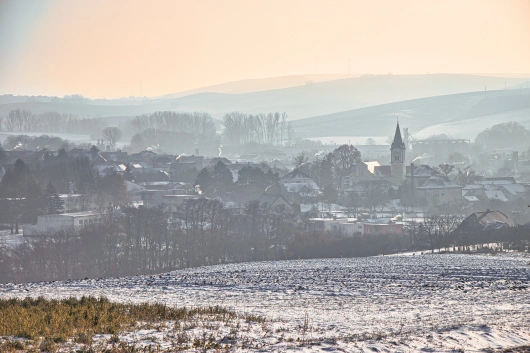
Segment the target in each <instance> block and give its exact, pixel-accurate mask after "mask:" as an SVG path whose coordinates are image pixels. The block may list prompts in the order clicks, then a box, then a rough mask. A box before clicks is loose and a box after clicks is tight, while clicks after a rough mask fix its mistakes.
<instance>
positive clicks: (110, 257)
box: [0, 198, 530, 282]
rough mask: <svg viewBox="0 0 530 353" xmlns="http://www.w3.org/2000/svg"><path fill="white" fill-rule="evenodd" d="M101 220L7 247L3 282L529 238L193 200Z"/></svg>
mask: <svg viewBox="0 0 530 353" xmlns="http://www.w3.org/2000/svg"><path fill="white" fill-rule="evenodd" d="M101 215H102V219H101V222H98V223H94V224H90V225H88V226H85V227H82V228H74V227H70V228H63V229H59V230H56V231H54V232H50V233H47V234H42V235H41V236H40V237H38V238H34V239H26V240H25V241H24V242H23V243H22V244H19V245H18V246H15V247H4V248H0V282H25V281H49V280H66V279H73V278H86V277H88V278H99V277H115V276H127V275H138V274H157V273H162V272H167V271H171V270H175V269H182V268H188V267H196V266H204V265H215V264H224V263H236V262H247V261H272V260H283V259H299V258H303V259H309V258H323V257H356V256H372V255H378V254H383V255H384V254H390V253H396V252H400V251H407V250H433V249H439V248H444V247H448V246H450V245H455V246H461V247H463V249H465V247H466V246H470V245H473V244H483V243H489V242H502V241H510V242H514V243H517V242H528V241H530V238H529V234H530V232H529V231H528V226H520V227H514V228H502V229H492V230H488V231H477V232H472V233H469V234H467V233H464V234H459V235H456V234H455V233H454V232H453V231H452V230H451V228H453V225H454V224H455V219H454V217H453V216H446V217H433V218H430V219H427V220H426V223H425V224H417V225H416V226H415V227H412V228H411V229H409V230H408V231H407V232H405V234H403V235H394V234H373V235H364V236H363V235H361V234H353V235H346V234H341V233H340V232H331V233H330V232H325V231H321V230H317V229H313V228H311V226H310V223H308V222H307V221H302V220H301V219H300V218H298V217H296V216H295V215H293V214H291V213H290V212H289V211H288V210H287V209H285V208H282V207H278V208H275V209H269V210H264V209H261V208H260V205H259V203H257V202H256V201H253V202H249V203H248V204H247V205H246V206H245V207H244V208H242V209H230V208H225V207H224V206H223V204H222V203H221V202H220V201H218V200H210V199H205V198H200V199H196V200H187V201H186V202H185V203H183V204H182V205H181V206H180V207H179V208H178V210H177V211H172V212H169V211H167V210H165V209H164V208H163V206H160V207H157V208H144V207H140V208H132V207H123V208H122V209H121V211H120V212H107V213H102V214H101Z"/></svg>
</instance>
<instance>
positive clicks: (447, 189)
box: [416, 175, 462, 205]
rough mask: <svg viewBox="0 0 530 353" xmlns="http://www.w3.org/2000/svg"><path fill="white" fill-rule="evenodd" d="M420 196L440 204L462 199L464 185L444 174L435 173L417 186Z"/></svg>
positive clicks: (434, 203) (433, 203) (431, 202)
mask: <svg viewBox="0 0 530 353" xmlns="http://www.w3.org/2000/svg"><path fill="white" fill-rule="evenodd" d="M416 192H417V194H418V196H419V197H422V198H424V199H426V200H427V201H428V202H429V203H430V204H432V205H440V204H446V203H451V202H455V201H459V200H461V199H462V187H461V186H460V185H458V184H457V183H455V182H453V181H451V180H450V179H449V178H448V177H446V176H444V175H433V176H431V177H430V178H429V179H427V181H425V183H423V184H422V185H421V186H418V187H417V188H416Z"/></svg>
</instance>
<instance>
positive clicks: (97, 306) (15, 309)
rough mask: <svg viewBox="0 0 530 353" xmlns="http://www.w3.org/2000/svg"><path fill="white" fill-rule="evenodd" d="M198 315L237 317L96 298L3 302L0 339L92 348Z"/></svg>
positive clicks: (211, 309)
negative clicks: (106, 338)
mask: <svg viewBox="0 0 530 353" xmlns="http://www.w3.org/2000/svg"><path fill="white" fill-rule="evenodd" d="M197 315H208V316H209V317H212V318H213V319H214V320H219V321H223V322H226V321H228V320H231V319H233V318H235V317H236V314H235V313H234V312H231V311H229V310H227V309H225V308H222V307H218V306H215V307H207V308H193V309H187V308H174V307H168V306H166V305H163V304H120V303H114V302H111V301H109V300H108V299H106V298H94V297H82V298H80V299H77V298H69V299H63V300H48V299H44V298H37V299H32V298H25V299H4V300H0V317H1V318H2V319H1V320H0V336H4V337H6V336H11V337H23V338H27V339H30V340H41V341H43V342H48V344H52V343H60V342H65V341H67V340H69V339H74V340H76V341H77V342H79V343H85V344H89V343H90V342H91V337H92V336H93V335H94V334H112V335H117V334H118V333H120V332H122V331H125V330H130V329H133V328H134V327H135V326H136V325H137V323H138V322H144V323H156V322H161V321H167V320H174V321H188V320H190V319H192V318H193V317H195V316H197ZM5 348H7V347H5ZM13 348H14V347H13Z"/></svg>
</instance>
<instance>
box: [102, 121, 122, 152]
mask: <svg viewBox="0 0 530 353" xmlns="http://www.w3.org/2000/svg"><path fill="white" fill-rule="evenodd" d="M101 134H102V136H103V139H104V140H105V141H106V142H107V143H108V144H109V146H110V149H111V150H114V149H115V148H116V143H117V142H118V140H119V139H120V138H121V135H122V132H121V130H120V129H118V128H117V127H116V126H109V127H106V128H104V129H103V131H101Z"/></svg>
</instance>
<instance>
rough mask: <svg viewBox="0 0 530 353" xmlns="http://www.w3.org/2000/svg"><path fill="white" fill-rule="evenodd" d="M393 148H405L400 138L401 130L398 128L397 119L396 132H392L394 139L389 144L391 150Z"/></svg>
mask: <svg viewBox="0 0 530 353" xmlns="http://www.w3.org/2000/svg"><path fill="white" fill-rule="evenodd" d="M395 148H401V149H405V143H404V142H403V139H402V138H401V130H400V129H399V121H398V123H397V125H396V133H395V134H394V141H392V145H391V146H390V149H391V150H393V149H395Z"/></svg>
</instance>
